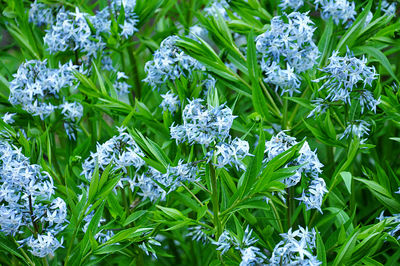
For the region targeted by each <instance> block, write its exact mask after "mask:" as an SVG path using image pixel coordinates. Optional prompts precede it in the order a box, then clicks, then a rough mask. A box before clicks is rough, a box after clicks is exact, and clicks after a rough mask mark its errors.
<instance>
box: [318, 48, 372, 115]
mask: <svg viewBox="0 0 400 266" xmlns="http://www.w3.org/2000/svg"><path fill="white" fill-rule="evenodd" d="M338 54H339V52H338V51H334V52H333V54H332V56H331V57H330V58H329V64H328V65H327V66H326V67H324V68H323V69H321V71H323V72H325V73H326V74H325V75H324V76H322V77H321V78H318V79H316V80H314V82H319V81H321V80H326V81H325V83H324V84H323V85H322V86H321V87H320V90H323V89H326V90H327V92H328V96H327V97H326V99H327V100H329V101H332V102H334V101H343V102H345V103H347V104H351V100H352V99H353V98H354V99H357V100H358V102H359V103H360V105H361V111H363V110H364V107H365V106H367V107H369V108H370V109H371V110H372V111H375V110H376V106H377V105H378V104H379V102H380V100H379V99H377V100H376V99H374V98H373V96H372V94H371V92H369V91H368V90H367V89H366V87H367V86H368V87H371V86H372V82H373V81H374V80H375V79H376V78H377V76H378V75H377V74H376V71H375V67H373V66H371V67H369V66H367V59H366V58H365V57H364V56H363V57H362V58H361V59H359V58H356V57H353V54H352V53H351V52H350V51H347V53H346V55H345V56H343V57H341V56H339V55H338ZM361 86H362V88H360V87H361Z"/></svg>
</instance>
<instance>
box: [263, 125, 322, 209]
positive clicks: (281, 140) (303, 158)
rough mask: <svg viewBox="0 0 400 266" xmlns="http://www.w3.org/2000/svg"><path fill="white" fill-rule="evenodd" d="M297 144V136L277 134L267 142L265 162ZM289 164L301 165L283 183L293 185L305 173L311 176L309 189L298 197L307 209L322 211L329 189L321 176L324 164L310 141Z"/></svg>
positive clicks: (305, 143) (288, 185)
mask: <svg viewBox="0 0 400 266" xmlns="http://www.w3.org/2000/svg"><path fill="white" fill-rule="evenodd" d="M296 144H297V141H296V139H295V138H293V137H290V136H288V135H286V134H285V133H284V132H283V131H281V132H279V133H278V134H277V135H276V136H273V137H272V138H271V140H269V141H266V142H265V153H266V158H265V160H264V162H268V161H270V160H272V158H274V157H275V156H277V155H279V154H281V153H282V152H284V151H286V150H288V149H289V148H291V147H292V146H294V145H296ZM288 166H300V167H299V168H298V169H297V170H296V172H295V173H294V175H293V176H291V177H288V178H286V179H284V180H283V183H284V184H285V185H286V186H287V187H292V186H295V185H297V184H298V183H299V182H300V180H301V177H302V176H303V175H305V176H307V177H309V178H311V181H310V185H309V187H308V189H307V191H304V190H303V193H302V196H301V197H300V198H297V199H298V200H300V201H302V202H303V203H304V204H305V205H306V207H307V209H317V210H319V211H320V212H322V211H321V204H322V199H323V197H324V195H325V193H326V192H328V191H327V190H326V184H325V181H324V179H322V178H320V177H319V175H320V174H321V173H322V169H321V168H322V167H323V165H322V164H321V162H320V161H319V159H318V156H317V154H316V151H312V150H311V149H310V146H309V145H308V143H307V142H304V144H303V146H302V147H301V149H300V150H299V156H298V157H297V158H295V159H294V160H292V161H291V162H289V163H288V165H286V167H288Z"/></svg>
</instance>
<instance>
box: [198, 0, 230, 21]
mask: <svg viewBox="0 0 400 266" xmlns="http://www.w3.org/2000/svg"><path fill="white" fill-rule="evenodd" d="M228 8H229V4H228V3H227V2H226V0H217V1H212V4H211V5H210V6H208V7H206V8H204V12H205V13H206V15H207V16H212V17H216V16H218V14H219V15H220V16H222V17H223V18H224V20H226V21H229V20H230V18H229V16H228V12H226V9H228Z"/></svg>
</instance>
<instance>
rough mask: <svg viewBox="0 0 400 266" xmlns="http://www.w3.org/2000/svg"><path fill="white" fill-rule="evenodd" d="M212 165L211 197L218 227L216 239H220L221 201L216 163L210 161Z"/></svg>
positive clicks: (215, 223) (215, 222) (215, 224)
mask: <svg viewBox="0 0 400 266" xmlns="http://www.w3.org/2000/svg"><path fill="white" fill-rule="evenodd" d="M209 166H210V177H211V197H212V205H213V212H214V226H215V227H216V228H217V233H216V234H215V239H216V240H218V238H219V236H220V235H221V233H222V228H221V227H222V226H221V221H220V220H219V202H218V188H217V175H216V173H215V168H214V165H212V163H211V162H209Z"/></svg>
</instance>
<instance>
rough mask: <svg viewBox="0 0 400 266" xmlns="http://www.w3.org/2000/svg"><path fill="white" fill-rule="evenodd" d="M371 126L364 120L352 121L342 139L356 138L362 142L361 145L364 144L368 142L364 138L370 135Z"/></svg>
mask: <svg viewBox="0 0 400 266" xmlns="http://www.w3.org/2000/svg"><path fill="white" fill-rule="evenodd" d="M370 126H371V125H370V124H368V123H367V122H366V121H364V120H355V121H351V122H349V123H348V125H347V127H346V129H345V130H344V132H343V134H342V136H341V137H340V139H343V138H349V137H356V138H357V139H359V140H361V143H364V142H365V141H366V139H365V138H364V137H365V136H368V135H369V131H370V129H369V127H370Z"/></svg>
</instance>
